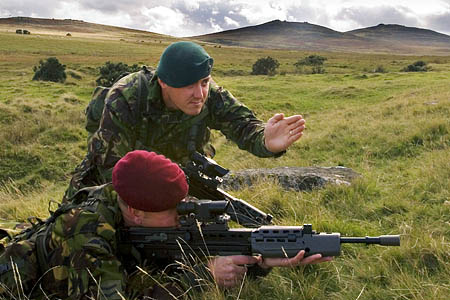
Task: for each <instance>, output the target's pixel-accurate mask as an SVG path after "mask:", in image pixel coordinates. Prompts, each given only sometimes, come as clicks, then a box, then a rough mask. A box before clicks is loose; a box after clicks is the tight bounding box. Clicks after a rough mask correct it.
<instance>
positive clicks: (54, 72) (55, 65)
mask: <svg viewBox="0 0 450 300" xmlns="http://www.w3.org/2000/svg"><path fill="white" fill-rule="evenodd" d="M65 69H66V66H65V65H62V64H61V63H60V62H59V61H58V59H57V58H56V57H49V58H47V60H46V61H43V60H40V61H39V66H34V67H33V71H34V76H33V80H43V81H53V82H64V81H65V80H66V77H67V75H66V72H65Z"/></svg>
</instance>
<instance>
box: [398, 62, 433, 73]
mask: <svg viewBox="0 0 450 300" xmlns="http://www.w3.org/2000/svg"><path fill="white" fill-rule="evenodd" d="M429 70H431V67H430V66H427V63H426V62H424V61H423V60H418V61H416V62H415V63H413V64H411V65H409V66H407V67H405V68H403V69H402V71H403V72H426V71H429Z"/></svg>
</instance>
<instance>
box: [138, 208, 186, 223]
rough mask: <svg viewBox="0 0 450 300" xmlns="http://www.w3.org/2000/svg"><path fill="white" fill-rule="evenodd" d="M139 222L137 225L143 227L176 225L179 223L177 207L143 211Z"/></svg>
mask: <svg viewBox="0 0 450 300" xmlns="http://www.w3.org/2000/svg"><path fill="white" fill-rule="evenodd" d="M140 222H141V223H140V224H139V225H140V226H143V227H176V226H178V224H179V223H178V213H177V209H176V208H173V209H168V210H164V211H160V212H145V213H144V214H143V216H142V219H141V221H140Z"/></svg>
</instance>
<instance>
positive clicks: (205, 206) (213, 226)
mask: <svg viewBox="0 0 450 300" xmlns="http://www.w3.org/2000/svg"><path fill="white" fill-rule="evenodd" d="M228 205H230V201H211V200H195V201H188V202H181V203H180V204H178V206H177V211H178V214H179V216H180V218H179V220H180V226H179V227H171V228H146V227H129V228H120V229H119V245H121V246H125V247H127V246H134V247H136V249H137V250H138V251H140V253H141V255H142V256H143V257H144V258H151V259H168V258H169V259H172V260H180V259H183V258H198V257H200V258H201V257H204V256H215V255H219V256H227V255H255V254H261V255H262V256H263V257H265V258H267V257H279V258H283V257H293V256H295V255H296V254H297V253H298V252H299V251H300V250H305V252H306V253H305V256H310V255H313V254H316V253H320V254H322V256H338V255H339V254H340V252H341V244H343V243H363V244H379V245H384V246H399V245H400V237H399V236H398V235H382V236H378V237H341V236H340V234H339V233H319V232H316V231H314V230H312V226H311V225H310V224H304V225H303V226H261V227H259V228H229V227H228V221H229V219H230V218H229V216H228V215H227V214H226V213H225V212H226V211H227V206H228Z"/></svg>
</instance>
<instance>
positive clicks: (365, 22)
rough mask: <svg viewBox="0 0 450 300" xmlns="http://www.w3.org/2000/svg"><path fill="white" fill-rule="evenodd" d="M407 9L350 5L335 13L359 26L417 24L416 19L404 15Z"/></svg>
mask: <svg viewBox="0 0 450 300" xmlns="http://www.w3.org/2000/svg"><path fill="white" fill-rule="evenodd" d="M409 11H410V10H409V9H408V8H406V7H400V8H393V7H388V6H380V7H375V8H367V7H352V8H344V9H342V10H341V11H340V12H339V13H338V14H337V15H336V19H338V20H344V21H348V20H351V21H354V22H356V23H357V24H359V25H361V27H369V26H374V25H378V24H380V23H383V24H401V25H406V26H419V21H418V20H417V19H415V18H412V17H408V16H406V13H407V12H409Z"/></svg>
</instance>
